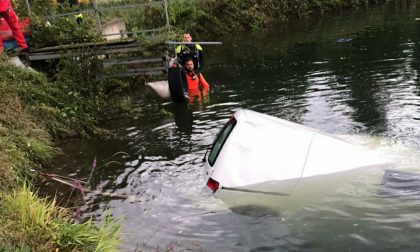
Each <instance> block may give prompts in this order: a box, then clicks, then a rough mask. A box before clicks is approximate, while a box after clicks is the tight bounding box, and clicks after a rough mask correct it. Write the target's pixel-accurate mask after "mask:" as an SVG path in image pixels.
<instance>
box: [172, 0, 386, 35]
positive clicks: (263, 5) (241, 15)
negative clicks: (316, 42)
mask: <svg viewBox="0 0 420 252" xmlns="http://www.w3.org/2000/svg"><path fill="white" fill-rule="evenodd" d="M386 1H387V0H217V1H214V0H196V1H189V0H170V1H169V2H170V18H171V25H173V26H175V27H176V28H178V29H179V30H180V31H182V30H184V31H191V32H193V33H194V34H197V36H199V37H203V38H208V37H210V38H211V37H214V36H215V35H223V34H226V33H229V32H238V31H239V30H258V29H262V28H265V27H267V26H269V25H270V24H273V23H278V22H287V21H290V20H292V19H296V18H300V17H304V16H308V15H310V14H315V13H322V12H331V11H339V10H341V9H346V8H355V7H363V6H368V5H370V4H377V3H383V2H386ZM197 36H196V37H197Z"/></svg>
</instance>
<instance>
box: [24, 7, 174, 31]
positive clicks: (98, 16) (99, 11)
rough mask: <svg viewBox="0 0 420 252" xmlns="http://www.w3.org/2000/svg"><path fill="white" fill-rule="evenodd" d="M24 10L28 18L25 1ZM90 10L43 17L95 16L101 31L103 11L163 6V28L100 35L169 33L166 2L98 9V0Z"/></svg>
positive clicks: (169, 26) (29, 10)
mask: <svg viewBox="0 0 420 252" xmlns="http://www.w3.org/2000/svg"><path fill="white" fill-rule="evenodd" d="M25 3H26V8H27V11H28V13H29V16H31V6H30V4H29V0H25ZM92 6H93V8H92V9H84V10H80V11H72V12H67V13H60V14H55V15H49V16H44V17H45V18H47V19H54V18H60V17H67V16H73V15H76V14H79V13H82V14H95V16H96V25H97V27H98V29H99V30H100V31H102V24H101V21H102V20H101V14H102V13H103V12H104V11H109V10H123V9H133V8H145V7H150V6H163V11H164V12H165V13H164V14H165V26H163V27H159V28H152V29H142V30H139V31H136V32H120V33H112V34H102V36H104V37H107V36H115V35H121V36H123V35H132V34H135V33H139V34H140V33H151V32H157V31H162V30H168V31H170V29H171V25H170V22H169V13H168V2H167V0H161V1H152V2H146V3H144V2H143V3H138V4H125V5H116V6H104V7H100V5H99V0H92Z"/></svg>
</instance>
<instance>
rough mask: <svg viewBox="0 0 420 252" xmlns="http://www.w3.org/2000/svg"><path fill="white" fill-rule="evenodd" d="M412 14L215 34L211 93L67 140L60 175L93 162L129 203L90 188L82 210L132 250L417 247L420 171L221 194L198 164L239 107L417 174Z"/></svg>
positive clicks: (401, 11)
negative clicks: (361, 148)
mask: <svg viewBox="0 0 420 252" xmlns="http://www.w3.org/2000/svg"><path fill="white" fill-rule="evenodd" d="M417 17H420V1H419V2H416V1H411V2H404V1H400V2H399V3H390V4H388V5H387V6H385V7H379V8H374V9H370V10H358V11H352V12H345V13H342V14H341V15H339V16H331V17H328V16H327V17H325V16H324V17H320V18H315V17H312V18H309V19H307V20H301V21H294V22H292V23H291V24H289V25H287V26H276V27H274V28H273V29H271V30H268V31H264V32H260V33H252V34H251V33H243V34H232V35H231V36H228V37H225V38H220V39H221V40H222V41H223V43H224V45H223V46H221V47H215V46H214V47H210V46H208V47H206V48H205V50H206V59H207V60H206V68H205V71H204V74H205V76H206V79H207V80H208V81H209V82H210V83H211V84H212V90H211V93H210V96H209V97H208V99H206V100H205V101H202V102H200V103H198V104H195V105H193V106H191V108H190V109H188V108H187V107H186V106H174V105H173V104H164V103H159V102H155V103H151V104H147V105H145V104H143V103H142V102H138V104H137V106H138V107H143V106H148V107H149V108H155V110H156V111H159V112H156V113H151V114H150V113H149V114H148V115H147V116H144V115H142V114H139V116H138V118H133V119H132V120H127V121H122V122H115V123H113V124H112V125H110V127H111V128H112V129H113V130H114V132H115V133H116V135H117V136H118V139H113V140H108V141H86V140H71V141H66V142H63V144H62V145H63V146H62V147H63V151H64V153H65V154H64V155H63V156H62V157H60V158H58V159H57V162H56V163H57V164H58V169H59V172H60V173H61V174H66V175H70V176H73V177H76V178H83V179H86V178H87V177H88V176H89V172H90V168H89V167H90V165H91V164H90V163H91V160H92V159H93V157H94V156H97V159H98V166H99V168H98V169H97V171H96V172H95V175H94V179H93V184H94V185H98V184H101V185H102V188H103V189H102V190H103V191H106V192H113V193H117V194H125V195H131V197H130V198H129V199H126V200H121V199H113V198H109V197H108V198H104V197H99V196H96V195H94V194H90V195H88V205H87V206H86V207H85V215H93V216H95V217H98V218H99V219H100V218H101V217H103V214H104V210H105V209H107V208H109V209H111V210H112V213H113V214H114V216H124V220H123V232H124V234H123V239H124V242H123V244H122V249H125V250H128V251H134V250H141V251H150V250H153V251H156V250H162V251H165V250H171V249H173V250H175V251H418V249H419V247H420V239H418V233H419V231H420V211H419V210H420V198H419V197H420V193H419V192H420V185H419V184H420V183H419V182H418V179H417V180H416V179H413V178H408V179H405V180H404V179H400V180H399V181H391V182H390V183H391V184H385V185H380V184H381V183H383V181H382V177H383V175H384V174H385V171H384V170H383V169H372V170H364V171H362V172H358V173H356V174H353V175H352V177H351V179H348V180H346V181H345V182H342V183H338V181H339V180H336V179H335V178H326V179H325V180H320V181H316V180H315V181H309V184H311V183H312V185H313V186H314V187H313V188H316V189H317V190H319V191H320V192H322V193H320V194H319V195H315V196H310V197H309V196H308V195H307V194H306V193H305V191H302V192H300V194H299V195H300V196H299V197H296V198H293V199H287V200H286V199H284V198H281V197H273V196H270V197H268V198H263V197H260V196H259V195H258V196H256V195H249V194H244V193H236V194H233V195H232V194H223V193H221V194H220V195H216V197H214V196H212V195H209V194H207V193H206V192H205V191H203V190H202V189H203V187H204V184H205V181H204V174H203V165H202V161H201V160H202V158H203V155H204V152H205V151H206V149H207V148H208V147H209V145H210V144H211V143H212V141H213V139H214V137H215V135H216V134H217V132H218V131H219V129H220V127H221V126H222V125H223V124H224V122H226V120H227V119H228V118H229V117H230V116H231V115H232V113H233V111H235V110H236V109H237V108H240V107H242V108H249V109H253V110H256V111H259V112H263V113H267V114H270V115H274V116H277V117H281V118H284V119H288V120H291V121H294V122H299V123H302V124H304V125H308V126H311V127H314V128H317V129H320V130H324V131H327V132H330V133H334V134H340V135H347V137H348V138H349V139H352V140H354V141H356V142H359V143H363V144H368V145H370V146H373V147H378V148H381V149H383V150H384V151H389V153H394V154H395V155H400V156H403V159H402V160H401V161H400V164H398V165H396V166H397V167H393V168H395V169H397V168H398V169H399V168H404V169H407V170H410V171H411V172H416V171H418V172H419V173H420V168H419V167H420V165H417V161H416V156H417V155H418V154H419V152H420V115H419V113H420V80H419V78H418V74H419V70H420V59H419V57H420V44H419V41H420V21H416V20H415V18H417ZM340 39H341V40H340ZM396 142H398V144H395V143H396ZM403 146H407V147H403ZM408 147H409V148H411V150H409V149H408ZM122 152H124V153H122ZM105 164H107V166H104V165H105ZM388 168H389V167H388ZM101 182H102V183H101ZM399 182H402V183H399ZM330 184H331V186H329V185H330ZM317 185H322V186H323V187H322V188H318V186H317ZM313 188H312V189H313ZM312 189H311V190H312ZM315 191H316V190H315ZM256 197H259V198H258V200H255V199H256ZM252 202H257V203H258V204H253V203H252ZM260 203H261V204H260Z"/></svg>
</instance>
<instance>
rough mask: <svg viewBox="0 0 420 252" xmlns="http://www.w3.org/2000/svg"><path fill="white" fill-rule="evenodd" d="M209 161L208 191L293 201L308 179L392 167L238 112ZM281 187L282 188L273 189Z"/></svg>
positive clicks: (296, 128) (323, 136) (315, 135)
mask: <svg viewBox="0 0 420 252" xmlns="http://www.w3.org/2000/svg"><path fill="white" fill-rule="evenodd" d="M204 161H205V168H206V170H207V175H208V181H207V186H208V187H209V188H210V189H211V190H212V191H213V192H216V191H217V190H218V189H227V190H237V191H244V192H247V191H248V192H264V193H266V192H274V193H280V194H282V195H289V194H290V193H291V192H292V190H293V189H294V188H295V187H296V186H299V183H302V181H303V178H309V177H313V176H319V175H326V174H335V173H340V172H344V171H350V170H353V169H357V168H368V167H372V166H376V165H380V164H385V163H388V162H389V161H388V160H387V159H386V158H385V157H383V156H381V155H380V154H379V153H377V152H375V151H374V150H371V149H367V148H364V147H363V146H358V145H354V144H352V143H350V142H348V141H346V140H344V139H341V138H339V137H337V136H334V135H331V134H328V133H324V132H321V131H319V130H316V129H312V128H309V127H306V126H303V125H300V124H297V123H292V122H289V121H286V120H282V119H279V118H277V117H273V116H269V115H265V114H261V113H257V112H254V111H251V110H245V109H240V110H238V111H236V112H235V113H234V115H233V116H232V118H230V120H229V121H228V122H227V123H226V125H225V126H224V127H223V128H222V130H221V131H220V133H219V134H218V136H217V138H216V139H215V141H214V143H213V146H212V148H211V150H210V153H209V155H208V158H206V157H205V158H204ZM279 182H282V183H281V184H283V186H282V187H275V186H274V187H268V186H267V185H278V184H279ZM259 185H261V187H259ZM249 188H252V190H251V189H249ZM255 188H264V190H263V191H258V189H255ZM270 188H271V189H270ZM279 188H281V189H279ZM279 190H281V191H279Z"/></svg>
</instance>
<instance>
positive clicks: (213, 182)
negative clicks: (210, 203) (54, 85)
mask: <svg viewBox="0 0 420 252" xmlns="http://www.w3.org/2000/svg"><path fill="white" fill-rule="evenodd" d="M207 187H208V188H210V190H212V192H214V193H215V192H216V191H217V189H219V182H217V181H216V180H214V179H212V178H209V181H207Z"/></svg>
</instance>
